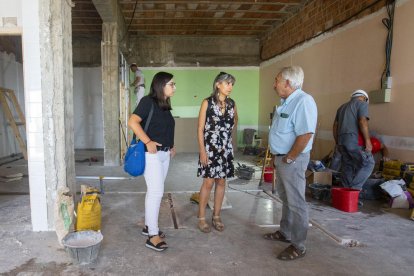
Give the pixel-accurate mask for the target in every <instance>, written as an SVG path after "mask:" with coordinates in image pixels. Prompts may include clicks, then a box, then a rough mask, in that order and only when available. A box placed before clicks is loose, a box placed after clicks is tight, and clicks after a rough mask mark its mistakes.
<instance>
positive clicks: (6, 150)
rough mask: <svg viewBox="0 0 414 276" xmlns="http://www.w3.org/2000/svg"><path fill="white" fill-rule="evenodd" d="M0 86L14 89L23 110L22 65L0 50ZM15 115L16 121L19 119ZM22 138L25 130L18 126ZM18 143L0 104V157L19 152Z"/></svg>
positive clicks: (24, 135)
mask: <svg viewBox="0 0 414 276" xmlns="http://www.w3.org/2000/svg"><path fill="white" fill-rule="evenodd" d="M0 87H3V88H8V89H12V90H14V93H15V95H16V97H17V100H18V101H19V104H20V108H21V110H22V111H23V112H24V111H25V108H24V86H23V66H22V64H21V63H19V62H17V61H16V58H15V56H14V55H13V54H8V53H5V52H0ZM14 114H15V115H16V116H15V118H16V121H20V120H19V119H18V117H17V114H16V113H14ZM19 128H20V129H21V130H22V131H21V135H22V137H23V139H26V132H25V131H23V128H22V127H19ZM20 152H21V151H20V148H19V144H18V143H17V140H16V138H15V137H14V134H13V131H12V129H11V127H10V126H8V124H7V120H6V118H5V115H4V112H3V110H2V106H1V105H0V158H1V157H5V156H10V155H11V154H16V153H20Z"/></svg>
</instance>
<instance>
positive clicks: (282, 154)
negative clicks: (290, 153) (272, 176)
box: [276, 153, 286, 156]
mask: <svg viewBox="0 0 414 276" xmlns="http://www.w3.org/2000/svg"><path fill="white" fill-rule="evenodd" d="M285 155H286V154H284V153H278V154H276V156H285Z"/></svg>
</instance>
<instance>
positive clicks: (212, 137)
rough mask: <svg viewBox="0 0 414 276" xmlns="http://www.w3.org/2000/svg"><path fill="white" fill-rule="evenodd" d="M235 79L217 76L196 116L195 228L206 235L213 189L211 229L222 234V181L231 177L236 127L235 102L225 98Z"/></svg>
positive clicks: (208, 228)
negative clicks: (199, 179)
mask: <svg viewBox="0 0 414 276" xmlns="http://www.w3.org/2000/svg"><path fill="white" fill-rule="evenodd" d="M235 81H236V79H235V78H234V77H233V76H232V75H230V74H227V73H225V72H221V73H220V74H218V75H217V77H216V78H215V79H214V82H213V92H212V93H211V95H210V97H208V98H207V99H204V100H203V102H202V104H201V108H200V114H199V116H198V146H199V151H200V156H199V162H198V172H197V176H201V177H203V184H202V185H201V189H200V201H199V209H198V220H199V221H198V228H199V229H200V230H201V231H202V232H204V233H208V232H210V231H211V229H210V225H209V224H208V223H207V222H206V215H205V211H206V206H207V202H208V200H209V197H210V192H211V189H212V188H213V185H214V184H216V185H215V189H214V211H213V217H212V225H213V227H214V228H215V229H216V230H217V231H223V230H224V224H223V223H222V221H221V218H220V211H221V205H222V203H223V198H224V192H225V188H226V178H228V177H233V176H234V165H233V159H234V157H233V145H232V137H231V136H232V135H231V134H232V130H233V127H234V125H237V110H236V104H235V102H234V101H233V100H232V99H230V98H229V95H230V93H231V91H232V90H233V85H234V83H235Z"/></svg>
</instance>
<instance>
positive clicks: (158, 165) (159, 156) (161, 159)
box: [144, 151, 170, 236]
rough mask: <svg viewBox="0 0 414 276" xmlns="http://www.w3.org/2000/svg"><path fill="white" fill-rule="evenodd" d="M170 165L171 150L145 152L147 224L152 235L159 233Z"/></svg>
mask: <svg viewBox="0 0 414 276" xmlns="http://www.w3.org/2000/svg"><path fill="white" fill-rule="evenodd" d="M169 165H170V152H169V151H158V152H157V153H155V154H151V153H148V152H146V153H145V171H144V177H145V182H146V183H147V194H146V196H145V225H147V226H148V234H149V235H150V236H153V235H158V231H159V228H158V215H159V212H160V205H161V199H162V196H163V195H164V182H165V177H166V176H167V172H168V167H169Z"/></svg>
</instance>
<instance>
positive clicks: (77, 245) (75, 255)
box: [62, 231, 103, 264]
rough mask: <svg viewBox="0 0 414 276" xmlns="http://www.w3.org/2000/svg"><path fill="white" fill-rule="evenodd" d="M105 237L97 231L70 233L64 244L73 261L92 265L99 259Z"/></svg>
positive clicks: (63, 241) (64, 239)
mask: <svg viewBox="0 0 414 276" xmlns="http://www.w3.org/2000/svg"><path fill="white" fill-rule="evenodd" d="M102 239H103V236H102V234H101V233H100V232H96V231H80V232H72V233H69V234H67V235H66V236H65V238H63V240H62V243H63V245H64V246H65V249H66V252H68V253H69V255H70V256H71V258H72V260H73V261H74V262H76V263H78V264H90V263H92V262H94V261H96V259H97V258H98V253H99V248H100V246H101V242H102Z"/></svg>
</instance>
